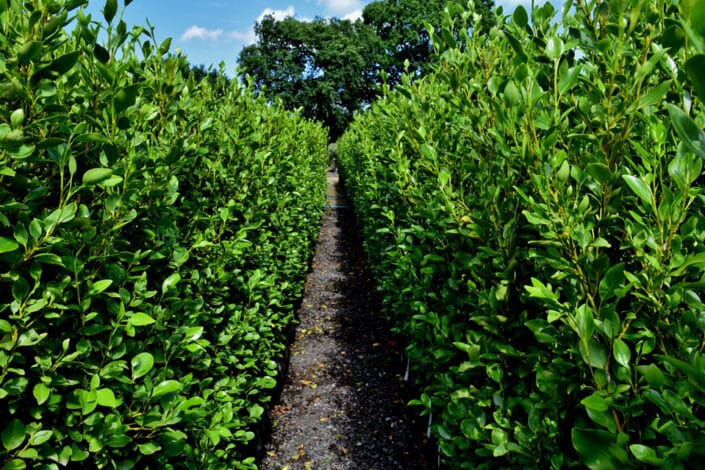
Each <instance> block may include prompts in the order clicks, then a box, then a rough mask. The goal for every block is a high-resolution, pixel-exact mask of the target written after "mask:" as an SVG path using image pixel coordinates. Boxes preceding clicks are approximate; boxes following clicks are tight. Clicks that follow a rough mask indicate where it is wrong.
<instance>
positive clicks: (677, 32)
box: [661, 25, 685, 54]
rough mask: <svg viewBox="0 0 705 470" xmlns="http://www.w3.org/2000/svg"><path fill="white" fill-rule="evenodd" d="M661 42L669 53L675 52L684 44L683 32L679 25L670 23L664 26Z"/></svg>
mask: <svg viewBox="0 0 705 470" xmlns="http://www.w3.org/2000/svg"><path fill="white" fill-rule="evenodd" d="M661 44H662V45H663V46H664V47H668V48H669V49H670V50H669V52H670V53H671V54H676V53H677V52H678V51H679V50H680V48H681V47H683V46H684V45H685V32H684V31H683V28H681V27H680V25H671V26H669V27H668V28H666V31H664V33H663V38H662V39H661Z"/></svg>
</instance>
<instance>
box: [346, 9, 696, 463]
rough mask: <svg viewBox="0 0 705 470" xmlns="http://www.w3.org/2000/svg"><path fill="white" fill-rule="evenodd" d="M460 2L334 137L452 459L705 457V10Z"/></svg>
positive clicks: (388, 298) (427, 406) (422, 401)
mask: <svg viewBox="0 0 705 470" xmlns="http://www.w3.org/2000/svg"><path fill="white" fill-rule="evenodd" d="M449 8H450V10H449V14H448V15H447V18H446V21H445V25H444V27H443V32H442V34H441V35H439V37H435V38H434V41H435V42H434V43H435V45H436V46H437V48H438V49H446V52H445V53H444V54H443V55H442V56H441V57H440V61H439V65H438V66H437V69H436V70H435V72H434V73H433V74H431V75H430V76H428V77H426V78H424V79H422V80H419V81H417V82H413V83H412V82H410V81H409V80H408V79H407V81H406V82H405V83H404V84H403V85H402V86H401V87H400V88H398V90H397V91H395V92H392V93H388V94H387V95H386V96H385V98H384V99H382V100H381V101H379V102H378V103H376V104H375V105H373V106H372V108H371V110H370V111H369V112H367V113H365V114H363V115H361V116H359V117H358V118H357V119H356V121H355V122H354V123H353V125H352V128H351V130H350V131H348V133H346V134H345V135H344V136H343V137H342V138H341V140H340V141H339V142H338V154H339V161H340V165H341V175H342V176H343V177H344V181H345V184H346V187H347V189H348V191H349V192H350V194H351V196H352V198H353V200H354V204H355V209H356V211H357V216H358V219H359V222H360V224H361V227H362V231H363V235H364V238H365V240H366V246H367V250H368V252H369V255H370V257H371V260H372V264H373V266H374V269H375V273H376V277H377V279H378V284H379V288H380V290H381V291H382V293H383V295H384V301H385V306H386V307H385V308H386V312H387V314H388V315H389V317H390V318H391V320H392V322H393V323H394V325H395V330H396V331H397V332H398V333H399V334H401V335H402V336H404V337H406V338H408V347H407V354H408V357H409V359H410V362H411V372H412V375H413V376H414V377H415V379H416V381H417V383H418V384H419V386H420V392H419V396H418V398H417V399H416V400H414V401H413V402H412V404H415V405H419V406H421V407H422V409H423V412H424V413H425V414H428V415H430V418H429V420H430V422H431V430H432V432H433V435H434V436H435V437H436V439H437V441H438V443H439V446H440V451H441V455H442V460H443V461H444V463H445V464H446V465H448V466H449V467H451V468H473V469H480V468H488V469H489V468H492V469H496V468H555V469H559V468H574V467H575V468H580V467H584V466H587V467H589V468H593V469H608V468H643V467H644V466H645V465H657V466H668V467H670V468H674V469H676V468H695V467H697V466H698V463H699V462H702V461H703V459H704V458H705V372H704V371H705V356H704V355H703V352H702V351H703V348H704V347H705V304H704V303H703V294H702V291H703V288H705V284H704V283H703V279H705V277H704V275H705V244H704V243H705V216H704V215H703V214H705V192H704V191H703V182H704V181H705V180H704V179H703V172H702V170H703V164H702V159H703V158H705V132H703V130H702V127H703V125H704V124H705V107H704V106H703V101H702V100H703V99H705V73H703V71H704V70H705V68H703V66H704V64H705V55H704V54H703V53H704V52H705V47H704V46H705V29H704V28H705V2H703V1H702V0H696V1H695V2H678V1H675V2H670V1H656V0H634V1H628V0H624V1H621V0H613V1H609V2H606V1H596V0H587V1H576V2H570V1H569V2H567V3H566V4H565V6H564V7H563V12H562V15H560V17H559V18H557V19H556V18H555V17H556V11H555V9H554V7H553V6H552V5H551V4H546V5H544V6H541V7H536V8H535V9H534V10H533V11H532V12H531V13H530V19H529V13H527V11H526V10H525V9H524V8H522V7H519V8H517V9H516V10H515V11H514V13H513V15H512V16H511V17H507V16H505V15H503V13H502V10H501V9H498V11H497V15H498V26H497V27H496V28H494V29H492V30H491V31H490V32H489V34H488V35H487V36H479V35H477V34H475V33H473V32H472V30H470V31H471V32H470V33H468V32H467V31H468V29H466V28H465V27H464V24H463V22H462V21H463V19H465V20H468V19H470V18H472V10H471V9H468V10H465V9H462V8H458V7H453V6H451V7H449ZM474 19H475V21H477V18H474Z"/></svg>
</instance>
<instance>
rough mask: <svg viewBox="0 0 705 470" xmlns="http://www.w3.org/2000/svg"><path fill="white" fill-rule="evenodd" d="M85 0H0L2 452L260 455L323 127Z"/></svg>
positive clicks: (51, 461)
mask: <svg viewBox="0 0 705 470" xmlns="http://www.w3.org/2000/svg"><path fill="white" fill-rule="evenodd" d="M86 3H87V2H86V1H77V0H70V1H69V0H66V1H44V0H36V1H24V2H0V405H1V406H0V436H1V444H2V447H0V467H2V468H18V469H19V468H59V467H67V466H74V465H76V466H77V465H86V464H89V465H90V466H92V467H100V468H102V467H108V468H174V467H179V468H185V467H188V468H214V469H218V468H223V469H225V468H227V469H232V468H254V448H255V442H256V439H255V437H256V434H257V433H258V432H260V431H259V429H260V427H261V423H260V421H261V419H262V414H263V410H264V407H266V406H267V402H268V401H269V400H270V397H271V393H272V390H273V389H274V387H275V386H276V381H277V380H278V377H277V375H278V362H277V361H279V360H280V358H281V355H282V352H283V350H284V348H285V345H284V343H285V341H286V336H287V331H288V328H289V327H290V325H291V322H292V320H293V316H294V305H295V304H296V302H297V300H298V299H299V298H300V295H301V292H302V287H303V274H304V273H305V271H306V268H307V265H308V262H309V259H310V256H311V254H312V249H313V242H314V239H315V237H316V235H317V231H318V226H319V224H320V216H321V213H322V207H323V201H324V194H325V188H326V181H325V168H326V159H327V148H326V144H327V135H326V132H325V131H324V130H323V128H322V127H321V126H320V125H319V124H315V123H312V122H310V121H308V120H306V119H304V118H302V117H300V116H299V115H298V114H296V113H291V112H289V111H286V110H284V109H283V108H281V107H279V106H276V105H272V104H271V103H269V102H267V100H266V99H265V98H264V97H256V96H255V93H254V91H253V90H252V87H250V86H239V85H238V84H235V83H230V84H228V83H227V80H226V78H225V77H224V76H223V75H222V74H221V75H219V76H218V77H217V78H216V79H215V80H216V83H212V80H196V79H194V78H193V77H192V76H191V74H185V73H184V72H183V71H185V70H186V71H188V64H187V62H186V58H185V57H183V56H182V55H180V54H172V53H170V52H169V41H168V40H167V41H164V42H162V43H158V42H157V41H156V40H155V34H154V31H153V28H152V27H151V26H148V27H139V26H135V27H131V28H130V27H128V25H127V24H125V22H124V21H123V20H122V12H123V9H122V8H123V6H121V5H118V2H116V1H114V0H108V1H106V3H105V7H104V8H103V10H102V13H103V16H104V18H92V17H91V16H90V15H88V14H86V13H85V11H84V9H83V7H84V6H85V4H86ZM128 3H130V2H129V1H125V2H124V5H127V4H128ZM103 20H105V22H103ZM99 38H102V39H101V41H103V40H104V42H101V43H99V42H98V40H99ZM80 462H83V463H80Z"/></svg>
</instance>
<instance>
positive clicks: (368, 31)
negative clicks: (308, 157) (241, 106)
mask: <svg viewBox="0 0 705 470" xmlns="http://www.w3.org/2000/svg"><path fill="white" fill-rule="evenodd" d="M446 4H447V2H446V1H445V0H378V1H374V2H371V3H369V4H368V5H367V6H366V7H365V8H364V10H363V12H362V19H361V20H357V21H354V22H353V21H350V20H345V19H342V20H341V19H338V18H329V19H324V18H316V19H315V20H313V21H301V20H297V19H295V18H291V17H287V18H285V19H283V20H276V19H275V18H274V17H273V16H266V17H264V18H263V19H262V20H261V21H260V22H258V23H257V24H256V25H255V28H254V30H255V34H256V35H257V43H255V44H252V45H249V46H247V47H245V48H244V49H243V50H242V51H241V53H240V56H239V58H238V63H239V65H240V67H241V68H242V70H243V73H244V74H247V75H248V76H249V77H251V78H252V80H253V83H254V86H255V88H256V89H257V90H263V91H265V92H266V94H267V95H268V96H270V97H276V98H278V99H280V100H281V102H282V103H283V105H284V106H285V107H286V108H287V109H298V108H301V110H302V114H303V115H304V116H306V117H309V118H312V119H316V120H318V121H320V122H321V123H322V124H323V125H324V126H325V127H327V128H328V130H329V134H330V140H331V141H335V140H337V139H338V137H340V135H341V134H342V133H343V132H344V131H345V129H346V128H347V126H348V125H349V124H350V122H351V121H352V118H353V116H354V114H355V113H356V112H358V111H361V110H362V109H364V108H365V107H366V106H367V105H369V103H371V102H372V101H374V100H375V99H376V98H378V97H379V96H380V94H381V92H382V88H383V86H385V85H389V86H396V85H397V84H398V83H399V81H400V78H401V75H402V74H403V73H404V72H409V73H413V74H414V75H417V76H420V75H422V74H424V73H426V72H427V71H428V70H429V69H430V66H431V63H432V62H433V60H434V57H435V56H434V54H433V46H432V44H431V37H432V36H433V33H434V32H435V31H436V30H438V31H440V30H441V22H442V15H443V12H444V9H445V7H446ZM477 4H478V7H477V8H476V9H475V10H474V11H475V12H477V13H479V14H481V16H477V15H476V16H472V15H469V14H466V15H462V16H463V18H464V20H465V22H466V24H468V25H472V24H474V19H475V18H477V20H478V21H477V22H478V24H479V26H478V29H479V30H480V31H483V32H485V31H487V30H488V29H489V27H490V26H491V25H492V24H494V23H493V21H494V16H493V15H492V14H491V13H490V9H491V7H492V5H493V2H492V0H478V1H477ZM454 11H457V10H454ZM454 16H455V15H454ZM457 16H459V17H460V16H461V15H457Z"/></svg>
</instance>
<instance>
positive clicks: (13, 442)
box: [2, 418, 26, 450]
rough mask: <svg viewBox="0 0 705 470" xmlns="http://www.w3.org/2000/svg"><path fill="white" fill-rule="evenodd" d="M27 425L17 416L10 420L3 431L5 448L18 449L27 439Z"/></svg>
mask: <svg viewBox="0 0 705 470" xmlns="http://www.w3.org/2000/svg"><path fill="white" fill-rule="evenodd" d="M25 431H26V428H25V425H24V424H22V421H20V420H19V419H17V418H13V419H12V420H10V422H9V423H8V424H6V425H5V428H4V429H3V431H2V446H3V447H4V448H5V450H14V449H17V448H18V447H19V446H21V445H22V443H23V442H24V440H25V437H26V435H25Z"/></svg>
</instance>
